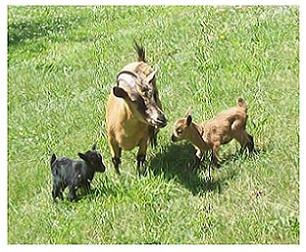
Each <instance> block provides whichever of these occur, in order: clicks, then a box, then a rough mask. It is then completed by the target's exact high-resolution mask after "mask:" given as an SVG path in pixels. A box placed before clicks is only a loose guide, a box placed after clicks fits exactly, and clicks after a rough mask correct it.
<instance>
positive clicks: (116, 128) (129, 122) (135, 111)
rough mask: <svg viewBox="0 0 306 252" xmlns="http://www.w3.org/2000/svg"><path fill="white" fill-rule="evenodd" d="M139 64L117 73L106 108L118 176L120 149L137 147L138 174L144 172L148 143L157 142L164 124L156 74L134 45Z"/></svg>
mask: <svg viewBox="0 0 306 252" xmlns="http://www.w3.org/2000/svg"><path fill="white" fill-rule="evenodd" d="M135 49H136V52H137V54H138V61H137V62H133V63H130V64H128V65H126V66H125V67H124V68H123V69H122V70H121V71H120V72H119V73H118V74H117V86H116V87H114V88H113V90H112V93H111V94H110V96H109V99H108V102H107V107H106V127H107V134H108V141H109V146H110V150H111V155H112V162H113V164H114V167H115V170H116V172H117V173H118V174H120V172H119V165H120V163H121V159H120V158H121V150H122V149H123V150H132V149H133V148H135V147H136V146H138V147H139V150H138V153H137V171H138V173H139V174H141V173H143V172H144V163H145V159H146V152H147V147H148V144H149V140H151V142H153V143H156V134H157V131H158V129H159V128H162V127H165V126H166V124H167V120H166V117H165V115H164V113H163V111H162V106H161V102H160V100H159V97H158V90H157V87H156V81H155V74H156V71H154V70H153V69H152V68H151V66H150V65H148V64H147V63H146V60H145V50H144V48H143V47H141V46H139V45H137V44H136V43H135Z"/></svg>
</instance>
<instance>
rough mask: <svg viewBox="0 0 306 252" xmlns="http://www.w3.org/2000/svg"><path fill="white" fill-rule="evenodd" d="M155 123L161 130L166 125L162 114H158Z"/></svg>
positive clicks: (165, 119)
mask: <svg viewBox="0 0 306 252" xmlns="http://www.w3.org/2000/svg"><path fill="white" fill-rule="evenodd" d="M157 121H158V123H159V124H160V127H161V128H163V127H165V126H166V125H167V118H166V117H165V115H164V114H160V115H159V116H158V117H157Z"/></svg>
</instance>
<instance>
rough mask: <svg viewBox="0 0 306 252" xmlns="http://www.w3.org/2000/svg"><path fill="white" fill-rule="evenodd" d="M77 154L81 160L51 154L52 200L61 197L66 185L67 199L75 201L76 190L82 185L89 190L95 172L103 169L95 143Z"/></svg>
mask: <svg viewBox="0 0 306 252" xmlns="http://www.w3.org/2000/svg"><path fill="white" fill-rule="evenodd" d="M78 155H79V157H80V158H81V159H82V160H72V159H70V158H67V157H59V158H57V157H56V156H55V154H53V155H52V157H51V160H50V165H51V171H52V175H53V190H52V197H53V200H54V201H56V198H57V197H59V198H60V199H63V191H64V190H65V188H66V187H68V189H69V194H68V199H69V200H70V201H73V200H75V201H76V200H77V196H76V190H77V189H78V188H79V187H84V188H85V190H86V191H87V192H89V191H90V183H91V181H92V179H93V177H94V174H95V172H104V171H105V166H104V164H103V161H102V156H101V154H100V153H99V152H98V151H96V144H94V145H93V146H92V149H91V150H89V151H86V152H85V153H84V154H83V153H78Z"/></svg>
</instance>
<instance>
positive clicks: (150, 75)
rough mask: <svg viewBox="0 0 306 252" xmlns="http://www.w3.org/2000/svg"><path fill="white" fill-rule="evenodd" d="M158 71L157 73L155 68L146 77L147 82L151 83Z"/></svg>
mask: <svg viewBox="0 0 306 252" xmlns="http://www.w3.org/2000/svg"><path fill="white" fill-rule="evenodd" d="M156 73H157V70H154V71H153V72H152V73H150V74H149V75H148V76H147V78H146V82H147V83H150V82H151V81H152V80H153V79H154V76H155V74H156Z"/></svg>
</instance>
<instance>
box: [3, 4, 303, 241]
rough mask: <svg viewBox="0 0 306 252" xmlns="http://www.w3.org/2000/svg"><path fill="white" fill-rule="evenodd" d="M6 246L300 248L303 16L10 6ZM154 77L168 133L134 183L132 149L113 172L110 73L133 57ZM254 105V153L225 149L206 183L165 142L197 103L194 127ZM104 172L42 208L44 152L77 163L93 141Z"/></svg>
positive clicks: (290, 11) (189, 156) (186, 154)
mask: <svg viewBox="0 0 306 252" xmlns="http://www.w3.org/2000/svg"><path fill="white" fill-rule="evenodd" d="M8 13H9V17H8V33H9V47H8V83H9V85H8V97H9V103H8V117H9V125H8V129H9V131H8V132H9V133H8V148H9V153H8V162H9V175H8V242H9V243H10V244H16V243H17V244H20V243H21V244H24V243H31V244H32V243H43V244H67V243H85V244H117V243H121V244H122V243H149V244H151V243H161V244H169V243H170V244H173V243H184V244H228V243H260V244H263V243H264V244H270V243H293V244H297V243H299V233H300V231H299V230H300V224H299V223H300V219H299V10H298V8H297V7H292V6H291V7H280V6H276V7H263V6H261V7H248V8H234V7H208V6H196V7H192V6H190V7H177V6H171V7H169V6H168V7H165V6H154V7H151V6H138V7H136V6H134V7H119V6H118V7H112V6H109V7H103V6H100V7H56V6H55V7H49V6H44V7H39V6H36V7H33V6H32V7H16V6H15V7H14V6H10V7H9V9H8ZM133 39H136V40H138V41H140V42H141V43H143V45H144V46H145V48H146V51H147V58H148V62H150V63H151V64H152V65H153V66H155V67H158V68H159V72H158V77H157V85H158V88H159V91H160V96H161V100H162V103H163V107H164V111H165V113H166V115H167V117H168V119H169V124H168V126H167V127H166V128H165V129H162V130H161V131H160V134H159V145H158V147H157V148H156V149H152V148H150V149H149V151H148V170H149V173H148V175H147V176H146V177H142V178H138V177H137V176H136V167H135V156H136V149H135V150H133V151H131V152H123V157H122V167H121V171H122V175H121V176H117V175H116V174H115V172H114V169H113V167H112V164H111V157H110V152H109V148H108V145H107V141H106V132H105V103H106V99H107V96H108V94H109V92H110V90H111V87H112V86H113V85H114V84H115V76H116V73H117V72H118V71H119V70H120V69H121V68H122V67H123V66H124V65H125V64H127V63H130V62H132V61H134V60H135V59H136V55H135V53H134V51H133V49H132V42H133ZM239 96H242V97H244V98H245V99H246V101H247V102H248V105H249V121H248V126H247V127H248V131H249V132H250V133H251V134H252V135H253V136H254V139H255V144H256V148H257V149H258V154H256V155H253V156H243V155H238V154H237V150H238V149H239V146H238V144H237V143H235V142H234V141H233V142H232V143H230V144H228V145H226V146H223V147H222V152H221V154H222V157H223V159H224V160H225V162H224V163H223V165H222V166H221V168H220V169H218V170H214V171H213V173H212V176H213V179H212V181H208V180H207V169H206V165H207V163H204V164H203V166H202V167H201V169H200V170H198V171H197V172H192V171H191V170H190V169H189V168H188V164H189V163H190V162H191V161H192V160H193V153H194V150H193V148H192V146H191V145H190V144H189V143H184V142H180V143H177V144H173V143H171V141H170V136H171V130H172V125H173V123H174V121H175V120H176V119H177V118H179V117H182V116H183V115H184V112H185V111H186V110H187V108H188V107H189V106H190V105H192V107H193V118H194V120H195V121H196V122H201V121H204V120H206V119H208V118H211V117H212V116H213V115H214V114H216V113H217V112H219V111H222V110H223V109H226V108H227V107H229V106H233V105H235V103H236V99H237V97H239ZM95 141H98V148H99V150H101V152H102V153H103V155H104V159H105V164H106V165H107V171H106V173H104V174H96V176H95V179H94V181H93V185H92V186H93V188H95V190H94V192H93V193H92V194H91V195H87V196H84V197H82V198H81V200H80V201H79V202H77V203H69V202H68V201H67V200H65V201H63V202H59V203H58V204H54V203H53V202H52V199H51V173H50V167H49V159H50V156H51V154H52V153H53V152H55V153H56V154H57V155H59V156H61V155H65V156H69V157H71V158H77V152H79V151H86V150H87V149H88V148H89V147H90V146H91V145H92V143H93V142H95Z"/></svg>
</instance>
